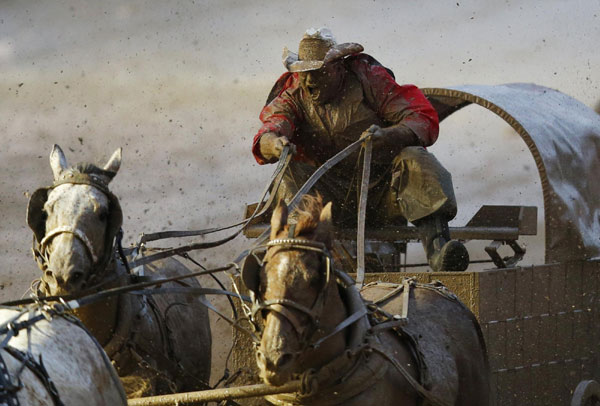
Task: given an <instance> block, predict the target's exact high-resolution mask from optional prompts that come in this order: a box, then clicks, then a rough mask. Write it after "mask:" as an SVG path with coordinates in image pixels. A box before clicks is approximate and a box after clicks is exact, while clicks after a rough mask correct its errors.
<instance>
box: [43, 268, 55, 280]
mask: <svg viewBox="0 0 600 406" xmlns="http://www.w3.org/2000/svg"><path fill="white" fill-rule="evenodd" d="M44 277H45V278H46V279H49V280H53V279H54V274H53V273H52V271H50V270H47V271H44Z"/></svg>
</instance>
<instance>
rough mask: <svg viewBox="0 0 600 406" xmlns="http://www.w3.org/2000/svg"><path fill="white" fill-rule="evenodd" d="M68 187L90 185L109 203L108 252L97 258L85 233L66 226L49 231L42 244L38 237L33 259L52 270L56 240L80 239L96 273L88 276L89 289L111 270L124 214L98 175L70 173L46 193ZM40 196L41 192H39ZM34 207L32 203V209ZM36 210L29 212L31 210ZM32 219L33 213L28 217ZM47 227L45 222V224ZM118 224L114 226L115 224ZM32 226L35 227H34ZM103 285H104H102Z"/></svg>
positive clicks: (106, 232)
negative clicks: (51, 248)
mask: <svg viewBox="0 0 600 406" xmlns="http://www.w3.org/2000/svg"><path fill="white" fill-rule="evenodd" d="M64 184H72V185H88V186H91V187H93V188H95V189H96V190H98V191H100V192H102V193H103V194H104V195H105V196H106V197H107V198H108V200H109V202H110V206H111V211H112V213H111V214H110V215H109V221H108V222H107V225H106V230H105V248H104V252H103V253H101V254H97V253H96V252H95V250H94V246H93V244H92V242H91V241H90V239H89V238H88V237H87V235H85V233H84V232H83V231H81V230H79V229H77V228H76V227H75V226H73V225H63V226H59V227H56V228H54V229H51V230H48V231H45V233H44V236H43V238H42V239H41V240H40V241H39V242H38V240H37V238H39V237H37V235H35V234H34V239H33V248H32V251H33V255H34V257H35V259H36V262H37V263H38V266H39V268H40V269H41V270H42V271H44V272H45V271H47V270H48V262H49V256H50V254H51V253H50V252H49V246H50V244H51V242H52V240H53V239H54V238H55V237H56V236H58V235H61V234H71V235H73V236H74V237H75V238H77V239H78V240H79V241H80V242H81V243H82V244H83V246H84V247H85V250H86V252H87V254H88V255H89V257H90V259H91V260H92V271H91V272H90V273H89V274H88V276H87V278H86V280H85V281H84V282H85V284H86V286H90V285H91V284H94V283H95V282H96V281H97V280H100V279H101V278H103V277H104V273H105V271H106V268H107V264H108V262H109V261H110V259H111V257H112V252H113V247H114V245H115V240H116V234H117V233H116V232H115V230H116V229H117V228H118V229H120V226H121V222H122V217H121V216H122V214H121V209H120V206H119V204H118V200H117V198H116V196H114V195H113V194H112V193H111V192H110V190H109V189H108V186H107V184H106V183H105V182H104V181H102V179H101V178H100V177H99V176H98V175H95V174H83V173H77V172H71V171H69V172H67V173H65V174H64V175H63V176H62V177H61V178H60V179H58V180H57V181H56V182H54V184H53V185H52V186H51V187H49V188H47V189H42V191H43V190H45V193H46V195H47V194H49V192H50V191H51V190H53V189H55V188H56V187H58V186H60V185H64ZM36 193H38V192H36ZM31 205H32V203H31V202H30V206H31ZM31 209H32V207H30V208H28V212H29V210H31ZM37 210H41V207H37ZM28 216H29V213H28ZM44 223H45V220H44ZM113 223H114V224H113ZM30 226H31V224H30ZM102 284H103V283H102Z"/></svg>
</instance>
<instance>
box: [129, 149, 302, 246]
mask: <svg viewBox="0 0 600 406" xmlns="http://www.w3.org/2000/svg"><path fill="white" fill-rule="evenodd" d="M290 148H291V147H290V146H286V147H284V149H283V151H282V153H281V156H280V159H279V163H278V165H277V168H275V171H274V172H273V175H272V176H271V180H270V181H269V183H268V184H267V187H266V188H265V190H264V192H263V194H262V195H261V198H260V202H261V203H259V204H258V205H257V206H256V209H255V211H254V213H252V215H251V216H250V217H249V218H247V219H244V220H243V221H240V222H238V223H235V224H231V225H229V226H225V227H215V228H205V229H202V230H190V231H159V232H156V233H151V234H143V235H142V237H141V238H140V242H139V244H140V245H141V244H145V243H147V242H150V241H157V240H162V239H166V238H175V237H193V236H200V235H206V234H210V233H215V232H217V231H223V230H227V229H230V228H233V227H237V226H242V228H243V227H245V226H246V224H248V223H249V222H250V221H252V220H253V219H254V218H256V217H260V216H262V215H263V214H265V213H266V212H267V210H268V209H269V208H270V207H271V205H272V203H273V200H274V199H275V195H276V193H275V192H276V191H277V189H278V188H279V184H280V183H281V179H283V173H284V172H285V169H286V168H287V167H288V165H289V163H290V161H291V158H292V156H293V152H294V151H292V150H290ZM272 186H273V189H271V187H272ZM269 190H271V194H270V195H269V199H268V200H267V202H266V203H264V204H262V202H263V201H264V199H265V196H266V195H267V193H268V192H269ZM261 207H262V209H261ZM259 209H261V211H260V212H259V211H258V210H259Z"/></svg>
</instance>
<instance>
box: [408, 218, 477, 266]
mask: <svg viewBox="0 0 600 406" xmlns="http://www.w3.org/2000/svg"><path fill="white" fill-rule="evenodd" d="M414 224H415V226H417V228H418V230H419V236H420V238H421V242H422V243H423V248H424V249H425V253H426V254H427V262H429V266H430V267H431V269H432V270H433V271H434V272H457V271H464V270H465V269H467V267H468V266H469V252H468V251H467V249H466V248H465V246H464V245H463V244H462V243H461V242H460V241H458V240H451V239H450V230H449V229H448V221H446V220H444V219H443V218H442V216H440V215H431V216H428V217H425V218H424V219H421V220H418V221H415V222H414Z"/></svg>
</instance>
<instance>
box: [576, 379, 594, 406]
mask: <svg viewBox="0 0 600 406" xmlns="http://www.w3.org/2000/svg"><path fill="white" fill-rule="evenodd" d="M571 406H600V385H599V384H598V382H596V381H594V380H589V381H581V382H579V385H577V388H575V392H574V393H573V399H571Z"/></svg>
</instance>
